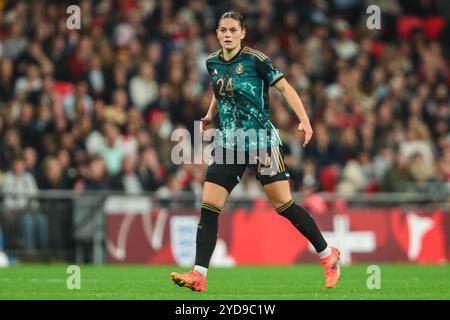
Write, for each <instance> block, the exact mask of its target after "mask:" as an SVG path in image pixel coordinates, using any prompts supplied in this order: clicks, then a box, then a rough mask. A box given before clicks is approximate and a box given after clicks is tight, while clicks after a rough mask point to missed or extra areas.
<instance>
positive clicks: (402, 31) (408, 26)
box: [397, 16, 424, 40]
mask: <svg viewBox="0 0 450 320" xmlns="http://www.w3.org/2000/svg"><path fill="white" fill-rule="evenodd" d="M423 28H424V21H423V20H422V19H421V18H419V17H416V16H403V17H399V19H398V20H397V31H398V34H399V35H400V36H401V37H402V38H403V39H405V40H408V39H409V37H410V36H411V32H412V31H413V30H414V29H423Z"/></svg>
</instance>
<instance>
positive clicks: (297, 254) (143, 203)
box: [0, 190, 450, 266]
mask: <svg viewBox="0 0 450 320" xmlns="http://www.w3.org/2000/svg"><path fill="white" fill-rule="evenodd" d="M8 196H13V195H6V194H2V195H1V199H2V200H3V199H5V198H6V197H8ZM32 200H38V201H39V204H40V205H39V208H38V210H39V211H40V212H41V213H43V214H44V215H45V217H46V219H47V222H48V228H47V231H48V243H47V246H46V247H44V248H42V247H37V248H35V250H33V252H31V253H30V250H29V248H26V246H24V240H23V228H22V227H21V221H20V214H18V218H17V221H15V222H14V223H12V222H11V221H9V220H8V219H10V217H8V215H7V214H6V212H7V211H8V210H7V209H5V206H4V201H2V210H1V215H0V227H1V230H2V232H0V235H1V234H3V238H4V239H3V244H4V250H5V251H6V252H7V253H8V255H9V256H10V257H13V258H16V259H19V260H21V261H74V262H76V263H94V264H103V263H149V264H178V265H181V266H190V265H192V263H193V262H194V258H195V235H196V229H197V223H198V219H199V211H198V208H199V206H200V199H199V198H198V196H197V197H196V196H195V195H193V194H192V193H178V194H174V195H172V196H171V198H170V199H167V198H165V199H161V198H158V197H157V196H156V195H155V194H150V193H149V194H141V195H126V194H123V193H114V192H89V193H87V192H85V193H74V192H71V191H62V190H61V191H48V192H40V193H39V194H37V195H35V196H33V199H31V198H30V202H31V201H32ZM296 200H298V201H299V202H300V203H302V204H303V205H304V206H305V207H307V208H308V209H309V210H310V211H311V213H312V215H313V217H314V219H315V220H316V221H317V223H318V225H319V227H320V228H321V230H322V231H323V233H324V236H325V238H326V239H327V241H329V242H330V243H332V244H334V245H336V246H338V247H339V248H340V249H341V254H342V255H341V257H342V262H343V263H344V264H351V263H372V262H410V263H445V262H448V261H449V260H450V234H449V233H448V230H450V193H447V192H440V193H433V194H427V193H424V192H421V193H414V192H409V193H399V194H396V193H389V194H383V193H374V194H356V195H343V194H336V193H317V194H313V195H310V196H308V197H306V198H301V199H300V198H298V199H296ZM21 214H22V215H23V213H21ZM31 214H33V213H31ZM35 233H36V235H38V233H39V232H38V231H36V232H35ZM0 251H1V248H0ZM315 261H317V256H316V255H315V254H314V250H313V248H312V246H310V245H309V244H308V242H307V241H306V240H305V239H304V238H303V237H301V236H299V234H298V231H297V230H295V229H294V228H292V226H291V225H290V223H289V222H288V221H287V220H285V219H283V218H282V217H280V216H279V215H277V214H276V213H275V211H274V210H273V209H272V208H271V206H270V203H269V202H268V201H267V200H265V199H250V198H248V197H245V196H239V197H231V198H230V200H229V201H228V203H227V205H226V207H225V209H224V212H223V214H222V215H221V217H220V223H219V233H218V241H217V246H216V250H215V252H214V255H213V257H212V260H211V264H212V265H215V266H233V265H245V264H293V263H303V262H315Z"/></svg>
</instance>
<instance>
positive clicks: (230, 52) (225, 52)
mask: <svg viewBox="0 0 450 320" xmlns="http://www.w3.org/2000/svg"><path fill="white" fill-rule="evenodd" d="M241 48H242V45H238V46H237V47H236V48H234V49H233V50H225V49H224V50H223V59H224V60H226V61H230V60H231V59H233V57H234V56H235V55H237V53H238V52H239V50H241Z"/></svg>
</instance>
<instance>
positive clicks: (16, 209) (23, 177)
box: [2, 156, 49, 255]
mask: <svg viewBox="0 0 450 320" xmlns="http://www.w3.org/2000/svg"><path fill="white" fill-rule="evenodd" d="M2 192H3V193H4V194H5V198H4V211H3V215H2V216H3V219H2V221H3V223H2V225H3V226H4V232H5V234H8V236H7V238H9V239H13V237H11V236H10V235H11V233H15V232H20V233H21V234H22V237H23V238H20V239H23V244H22V245H23V248H24V249H25V250H26V252H27V254H30V255H33V254H36V250H37V249H47V248H48V231H49V230H48V221H47V217H46V216H44V215H43V214H42V212H41V211H40V209H39V202H38V201H37V200H36V199H33V196H35V195H36V194H37V193H38V188H37V184H36V180H35V178H34V177H33V175H32V174H31V173H29V172H27V171H26V170H25V159H24V158H22V157H20V156H19V157H16V158H14V160H13V162H12V167H11V170H9V171H7V172H6V174H5V178H4V181H3V187H2ZM16 235H17V233H16ZM13 246H14V245H13ZM19 246H20V244H19Z"/></svg>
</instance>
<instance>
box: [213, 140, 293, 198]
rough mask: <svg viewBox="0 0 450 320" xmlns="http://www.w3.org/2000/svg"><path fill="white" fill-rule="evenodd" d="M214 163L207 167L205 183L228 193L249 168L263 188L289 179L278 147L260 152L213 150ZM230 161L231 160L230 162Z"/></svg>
mask: <svg viewBox="0 0 450 320" xmlns="http://www.w3.org/2000/svg"><path fill="white" fill-rule="evenodd" d="M213 156H214V162H213V163H212V164H210V165H209V166H208V169H207V171H206V179H205V181H208V182H212V183H215V184H218V185H220V186H222V187H224V188H225V189H226V190H227V191H228V193H231V191H232V190H233V189H234V187H235V186H236V185H237V184H238V183H239V182H240V180H241V177H242V175H243V174H244V172H245V168H249V169H250V170H251V171H252V172H253V173H254V174H255V176H256V178H257V179H258V180H259V182H260V183H261V184H262V185H263V186H264V185H266V184H269V183H272V182H275V181H283V180H288V179H289V173H288V171H287V168H286V164H285V163H284V160H283V153H282V151H281V148H280V147H279V146H275V147H272V148H270V149H269V148H268V149H265V150H264V151H262V152H260V150H250V151H235V150H230V149H218V147H216V148H215V150H214V153H213ZM231 159H232V160H231Z"/></svg>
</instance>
